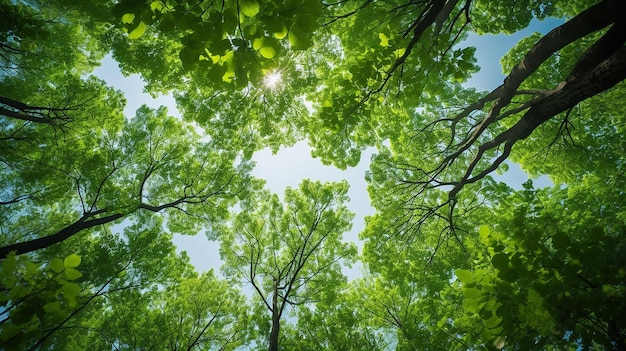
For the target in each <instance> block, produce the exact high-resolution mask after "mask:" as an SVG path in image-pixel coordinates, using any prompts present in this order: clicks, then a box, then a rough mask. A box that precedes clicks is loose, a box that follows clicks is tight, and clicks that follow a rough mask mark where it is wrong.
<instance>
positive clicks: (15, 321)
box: [0, 252, 83, 350]
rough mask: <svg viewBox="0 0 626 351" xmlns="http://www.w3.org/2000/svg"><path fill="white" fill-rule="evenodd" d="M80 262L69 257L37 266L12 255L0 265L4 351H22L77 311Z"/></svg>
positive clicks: (1, 323) (22, 257)
mask: <svg viewBox="0 0 626 351" xmlns="http://www.w3.org/2000/svg"><path fill="white" fill-rule="evenodd" d="M80 262H81V257H80V256H78V255H76V254H71V255H69V256H67V257H65V258H64V259H61V258H53V259H52V260H50V262H48V263H47V264H45V265H38V264H36V263H34V262H32V261H30V260H28V258H26V257H24V256H16V255H15V253H14V252H13V253H11V254H10V255H9V256H7V258H5V259H4V260H3V261H2V267H1V270H0V277H2V280H1V281H0V283H1V285H0V289H1V290H0V291H1V292H2V295H1V297H0V301H1V303H2V306H1V307H0V308H1V309H2V320H1V321H0V326H1V328H0V341H2V344H3V345H4V347H5V348H6V349H7V350H20V349H23V348H24V344H25V343H27V342H28V341H29V340H30V339H33V338H39V337H41V335H42V333H43V331H44V330H46V329H47V328H50V327H51V326H54V325H56V324H57V323H60V322H62V321H63V320H64V319H65V318H66V317H67V316H68V315H69V314H70V313H71V311H72V310H73V309H74V308H76V307H77V304H78V301H77V297H78V295H79V294H80V293H81V287H80V285H78V284H77V283H76V282H75V281H77V280H79V279H80V278H81V277H82V276H83V274H82V273H81V272H80V271H79V270H78V269H77V267H78V266H79V265H80Z"/></svg>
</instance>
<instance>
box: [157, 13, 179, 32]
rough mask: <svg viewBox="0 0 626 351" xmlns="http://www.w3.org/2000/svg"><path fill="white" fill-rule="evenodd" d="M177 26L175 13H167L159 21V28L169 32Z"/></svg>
mask: <svg viewBox="0 0 626 351" xmlns="http://www.w3.org/2000/svg"><path fill="white" fill-rule="evenodd" d="M174 28H176V20H174V15H172V14H171V13H166V14H165V15H163V18H161V22H160V23H159V30H160V31H162V32H169V31H171V30H174Z"/></svg>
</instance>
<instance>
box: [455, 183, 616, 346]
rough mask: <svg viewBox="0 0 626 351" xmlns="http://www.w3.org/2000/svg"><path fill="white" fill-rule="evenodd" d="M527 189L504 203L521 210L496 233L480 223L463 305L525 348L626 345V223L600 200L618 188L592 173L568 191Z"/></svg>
mask: <svg viewBox="0 0 626 351" xmlns="http://www.w3.org/2000/svg"><path fill="white" fill-rule="evenodd" d="M526 187H527V188H526V190H523V191H521V192H520V193H517V194H513V195H512V196H511V197H510V199H509V200H508V201H507V202H506V203H505V204H503V206H507V207H508V206H513V208H515V209H516V210H515V212H514V213H513V214H512V215H511V214H509V215H508V216H507V217H508V218H506V219H504V220H503V221H501V222H500V223H498V225H497V230H492V229H490V228H489V227H487V226H483V227H481V228H480V240H478V244H476V246H475V247H473V249H475V250H476V255H475V256H474V262H475V266H474V268H473V269H472V270H471V271H469V270H457V271H456V276H457V278H458V279H459V281H460V282H461V283H462V285H463V294H464V296H465V299H464V303H463V306H464V309H465V310H466V311H467V312H468V313H476V314H478V315H480V317H481V318H482V319H483V324H484V328H485V329H483V330H482V334H483V336H484V337H485V338H487V339H488V338H490V337H492V335H493V336H501V337H505V338H506V343H507V344H508V343H512V344H514V345H517V346H516V347H518V348H519V349H527V348H536V347H539V345H552V347H554V348H555V349H563V348H564V347H567V346H568V345H569V347H571V348H573V349H575V348H576V345H581V346H583V347H585V348H594V349H599V348H604V349H613V347H614V346H613V345H622V344H623V342H624V341H623V340H624V331H625V330H626V328H625V327H626V321H625V320H624V318H623V316H622V314H621V313H620V312H618V311H620V310H621V309H622V307H621V305H622V301H623V300H624V294H625V293H626V291H625V290H624V283H625V277H626V271H624V269H623V268H622V267H623V266H624V263H626V262H625V261H624V255H623V250H624V243H623V235H624V228H625V223H624V220H623V214H621V213H620V212H621V209H618V208H603V207H602V204H599V203H597V201H594V200H595V199H594V198H595V197H596V196H604V199H603V200H604V201H609V202H610V201H611V199H612V198H613V199H615V198H616V196H615V194H612V193H614V192H612V191H610V190H609V191H604V192H603V191H602V189H603V188H605V186H604V185H603V184H601V181H600V180H599V179H598V178H596V177H593V176H587V177H585V179H584V181H583V182H582V183H581V184H579V185H574V186H571V187H570V188H568V189H567V190H564V189H559V188H556V189H545V190H535V189H533V188H532V184H531V183H527V184H526ZM590 189H593V190H591V191H590ZM605 189H606V188H605ZM607 190H608V189H607ZM601 194H602V195H601ZM617 197H619V195H618V196H617ZM557 203H560V206H559V207H557V206H556V204H557ZM581 204H584V205H583V206H581ZM557 208H559V210H558V211H557V210H556V209H557ZM618 218H622V219H621V220H620V219H618ZM504 233H507V234H506V235H505V234H504ZM511 331H515V333H511Z"/></svg>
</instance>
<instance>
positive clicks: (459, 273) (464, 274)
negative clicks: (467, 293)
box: [454, 269, 474, 284]
mask: <svg viewBox="0 0 626 351" xmlns="http://www.w3.org/2000/svg"><path fill="white" fill-rule="evenodd" d="M454 274H456V277H457V278H459V280H460V281H461V282H462V283H464V284H468V283H471V282H473V281H474V274H473V273H472V272H471V271H468V270H465V269H457V270H456V271H454Z"/></svg>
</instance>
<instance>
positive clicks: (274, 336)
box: [269, 282, 282, 351]
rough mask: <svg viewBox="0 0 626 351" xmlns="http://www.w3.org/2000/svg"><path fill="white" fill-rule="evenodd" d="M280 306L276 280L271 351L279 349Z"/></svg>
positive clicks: (273, 298)
mask: <svg viewBox="0 0 626 351" xmlns="http://www.w3.org/2000/svg"><path fill="white" fill-rule="evenodd" d="M281 310H282V309H281V308H280V306H278V289H277V288H276V282H274V296H272V330H271V331H270V348H269V351H278V335H279V333H280V312H281Z"/></svg>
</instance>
